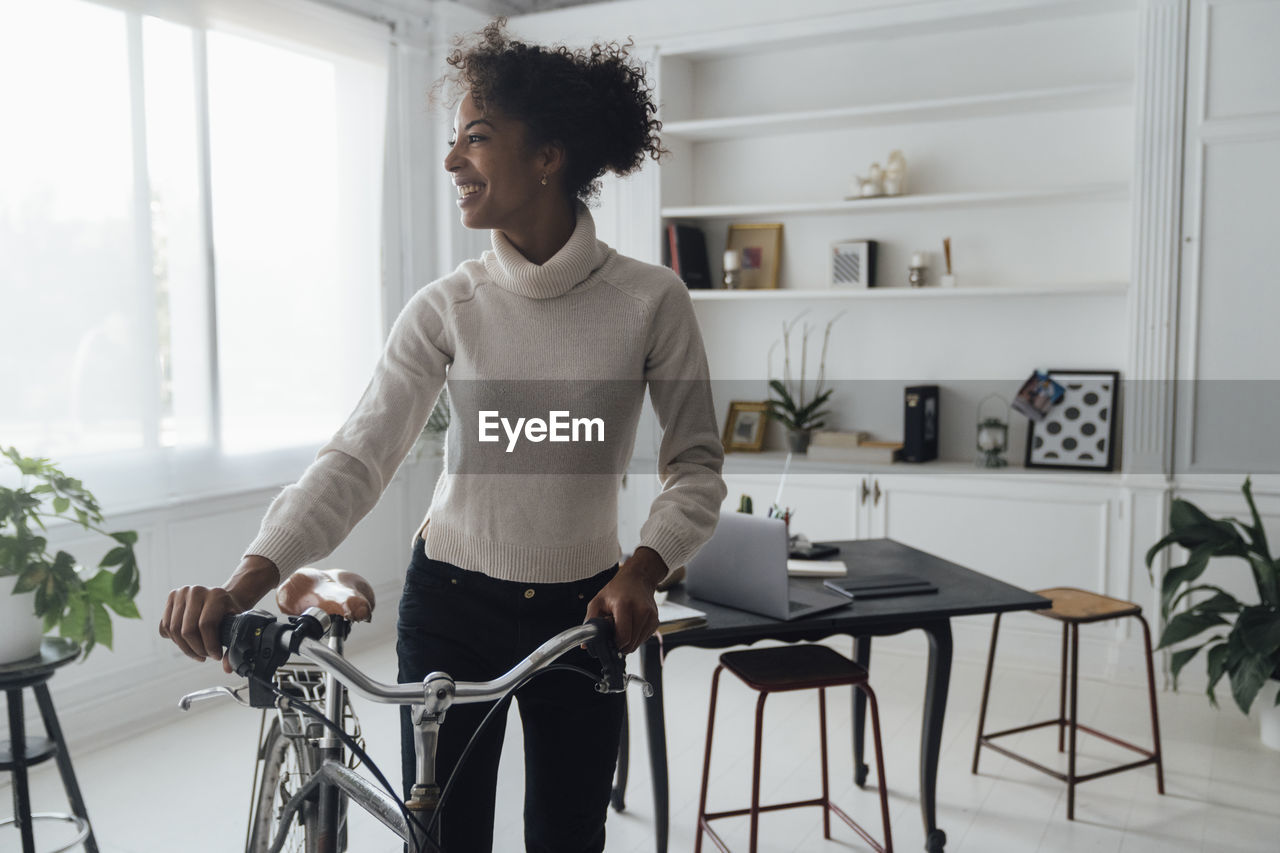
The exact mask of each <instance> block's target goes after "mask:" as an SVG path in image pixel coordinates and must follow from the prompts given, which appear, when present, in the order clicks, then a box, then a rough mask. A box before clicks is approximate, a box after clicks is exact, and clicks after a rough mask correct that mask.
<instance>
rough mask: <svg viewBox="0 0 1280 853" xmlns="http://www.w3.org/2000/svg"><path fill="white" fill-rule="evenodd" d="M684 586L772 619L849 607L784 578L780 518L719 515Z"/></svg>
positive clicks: (784, 547) (783, 530)
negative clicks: (714, 527)
mask: <svg viewBox="0 0 1280 853" xmlns="http://www.w3.org/2000/svg"><path fill="white" fill-rule="evenodd" d="M688 569H689V576H688V579H687V580H686V581H685V585H686V586H687V587H688V589H689V594H690V595H692V596H694V597H695V598H701V599H703V600H704V601H711V602H715V603H716V604H723V605H725V606H726V607H735V608H737V609H738V610H746V611H748V612H750V613H759V614H761V615H762V616H771V617H773V618H774V619H782V620H790V619H799V618H801V617H804V616H809V615H811V614H814V613H821V612H822V611H824V610H833V609H835V608H837V607H843V606H844V605H846V604H848V603H849V599H848V598H846V597H845V596H842V595H838V594H836V593H834V592H829V591H827V590H824V589H820V588H814V587H810V586H802V585H799V584H795V583H792V582H791V580H790V579H789V578H788V577H787V526H786V524H785V523H784V522H783V521H782V519H780V518H762V517H760V516H755V515H746V514H745V513H740V512H724V513H721V514H720V523H719V524H718V525H717V526H716V532H715V533H714V534H713V535H712V537H711V539H710V540H709V541H708V542H707V544H706V545H703V546H702V550H701V551H699V552H698V554H697V556H695V557H694V558H693V559H692V560H691V561H689V567H688Z"/></svg>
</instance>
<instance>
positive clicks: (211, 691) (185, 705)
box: [178, 684, 253, 711]
mask: <svg viewBox="0 0 1280 853" xmlns="http://www.w3.org/2000/svg"><path fill="white" fill-rule="evenodd" d="M248 688H249V685H248V684H242V685H240V686H239V687H236V688H234V689H232V688H230V687H206V688H205V689H203V690H197V691H196V692H194V693H188V694H187V695H186V696H183V697H182V698H181V699H179V700H178V707H179V708H181V709H182V710H184V711H190V710H191V706H192V705H194V704H195V703H196V702H203V701H204V700H205V699H217V698H218V697H220V696H230V697H231V698H232V699H234V700H236V701H237V702H239V703H240V704H241V705H243V706H245V707H246V708H251V707H253V706H252V705H250V704H249V700H248V699H245V698H244V697H242V696H241V695H240V691H241V690H247V689H248Z"/></svg>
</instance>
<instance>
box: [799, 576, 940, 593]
mask: <svg viewBox="0 0 1280 853" xmlns="http://www.w3.org/2000/svg"><path fill="white" fill-rule="evenodd" d="M822 583H823V586H825V587H827V588H828V589H831V590H834V591H835V592H838V593H840V594H841V595H847V596H849V597H850V598H853V599H859V598H888V597H890V596H898V595H920V594H922V593H929V592H937V591H938V588H937V587H936V586H934V585H933V584H931V583H929V581H927V580H924V579H923V578H919V577H916V576H915V575H910V574H907V573H905V572H876V573H872V574H855V575H851V576H849V577H843V578H829V579H828V580H825V581H823V582H822Z"/></svg>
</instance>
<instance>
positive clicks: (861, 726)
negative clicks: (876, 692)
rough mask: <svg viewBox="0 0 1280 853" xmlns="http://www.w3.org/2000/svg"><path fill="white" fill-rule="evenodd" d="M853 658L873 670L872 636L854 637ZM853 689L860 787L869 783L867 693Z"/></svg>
mask: <svg viewBox="0 0 1280 853" xmlns="http://www.w3.org/2000/svg"><path fill="white" fill-rule="evenodd" d="M853 659H854V661H855V662H856V663H857V664H858V665H859V666H861V667H862V668H863V669H865V670H867V671H868V672H870V671H871V638H870V637H854V638H853ZM849 689H850V690H852V691H853V781H854V784H856V785H857V786H858V787H859V788H865V787H866V785H867V770H868V768H867V765H866V763H865V762H864V761H863V760H862V758H863V755H864V753H863V751H862V745H863V740H864V739H863V735H865V734H866V731H867V694H865V693H863V692H862V691H861V690H859V689H858V688H856V687H850V688H849Z"/></svg>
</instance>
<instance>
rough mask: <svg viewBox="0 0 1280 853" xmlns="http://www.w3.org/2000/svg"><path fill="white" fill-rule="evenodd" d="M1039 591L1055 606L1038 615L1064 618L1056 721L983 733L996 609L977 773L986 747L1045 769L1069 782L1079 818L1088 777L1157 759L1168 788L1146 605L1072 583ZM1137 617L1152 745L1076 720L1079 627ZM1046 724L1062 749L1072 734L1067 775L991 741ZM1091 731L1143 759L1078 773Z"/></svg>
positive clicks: (1160, 787)
mask: <svg viewBox="0 0 1280 853" xmlns="http://www.w3.org/2000/svg"><path fill="white" fill-rule="evenodd" d="M1037 594H1038V595H1043V596H1044V597H1045V598H1047V599H1049V600H1050V601H1052V602H1053V607H1052V608H1051V609H1049V610H1036V611H1033V612H1034V613H1035V614H1036V615H1038V616H1044V617H1046V618H1048V619H1056V620H1058V621H1059V622H1061V623H1062V672H1061V675H1060V677H1059V685H1058V716H1057V717H1056V718H1055V719H1052V720H1045V721H1043V722H1040V723H1031V724H1030V725H1025V726H1018V727H1017V728H1013V729H1006V730H1004V731H1002V732H992V733H990V734H987V733H984V732H983V730H982V729H983V726H984V725H985V724H986V720H987V696H988V695H989V694H990V692H991V669H992V665H993V664H994V663H995V658H996V637H997V635H998V634H999V633H1000V614H999V613H997V614H996V620H995V625H994V626H993V627H992V629H991V649H990V651H989V652H988V653H987V674H986V677H985V678H984V679H983V682H982V706H981V709H980V710H979V711H978V739H977V742H976V743H975V744H974V747H973V772H974V773H977V772H978V755H979V754H980V753H981V752H982V747H984V746H985V747H987V748H988V749H993V750H995V751H996V752H998V753H1000V754H1001V755H1005V756H1008V757H1009V758H1012V759H1014V760H1015V761H1020V762H1022V763H1023V764H1025V765H1027V766H1028V767H1032V768H1034V769H1036V770H1039V771H1040V772H1041V773H1047V774H1048V775H1050V776H1052V777H1054V778H1055V779H1058V780H1060V781H1062V782H1066V783H1067V820H1075V817H1076V785H1078V784H1080V783H1081V782H1088V781H1091V780H1093V779H1098V778H1100V777H1102V776H1110V775H1111V774H1112V773H1120V772H1121V771H1124V770H1134V769H1136V768H1138V767H1146V766H1147V765H1148V764H1154V765H1155V768H1156V790H1157V791H1159V792H1160V793H1161V794H1163V793H1164V763H1163V760H1162V755H1161V752H1160V719H1159V717H1158V715H1157V712H1156V676H1155V668H1154V666H1153V665H1152V662H1151V629H1150V628H1149V627H1148V626H1147V620H1146V619H1144V618H1143V617H1142V608H1141V607H1140V606H1138V605H1137V604H1134V603H1133V602H1131V601H1122V600H1121V599H1118V598H1111V597H1109V596H1105V595H1099V594H1098V593H1096V592H1088V591H1087V590H1083V589H1074V588H1072V587H1054V588H1053V589H1042V590H1039V591H1038V593H1037ZM1130 616H1131V617H1133V618H1134V619H1137V620H1138V622H1140V623H1141V624H1142V637H1143V642H1144V644H1145V647H1144V650H1145V651H1146V658H1147V696H1148V698H1149V699H1150V701H1151V739H1152V742H1153V749H1143V748H1142V747H1140V746H1137V745H1135V744H1132V743H1129V742H1127V741H1123V740H1120V739H1119V738H1116V737H1112V736H1111V735H1108V734H1104V733H1103V732H1100V731H1098V730H1097V729H1092V728H1090V727H1088V726H1086V725H1083V724H1081V723H1079V722H1078V721H1077V716H1076V708H1077V703H1076V693H1077V690H1076V686H1077V682H1078V680H1079V679H1078V675H1079V659H1078V656H1079V651H1080V626H1081V625H1083V624H1087V623H1089V622H1103V621H1106V620H1109V619H1124V618H1127V617H1130ZM1068 635H1070V641H1071V644H1070V645H1071V647H1070V654H1068V649H1067V639H1068ZM1068 667H1070V672H1071V675H1070V694H1069V695H1070V700H1069V702H1070V707H1069V708H1068V677H1067V670H1068ZM1045 726H1057V727H1058V752H1062V751H1063V734H1064V732H1065V733H1067V740H1068V749H1067V772H1066V773H1065V774H1063V773H1059V772H1058V771H1056V770H1054V769H1052V768H1049V767H1046V766H1044V765H1043V764H1039V763H1037V762H1035V761H1032V760H1030V759H1029V758H1026V757H1024V756H1021V755H1018V754H1017V753H1015V752H1013V751H1012V750H1009V749H1005V748H1004V747H1002V746H999V745H998V744H994V743H992V742H991V741H992V740H993V739H994V738H998V737H1004V736H1005V735H1012V734H1017V733H1018V732H1025V731H1029V730H1031V729H1038V728H1043V727H1045ZM1077 729H1078V730H1080V731H1083V732H1088V733H1089V734H1091V735H1093V736H1094V737H1098V738H1102V739H1103V740H1105V741H1108V742H1110V743H1114V744H1116V745H1117V746H1122V747H1124V748H1125V749H1129V750H1132V751H1133V752H1136V753H1138V754H1139V755H1142V756H1145V757H1144V758H1142V759H1140V760H1138V761H1133V762H1130V763H1128V764H1120V765H1117V766H1115V767H1108V768H1106V769H1104V770H1099V771H1097V772H1094V773H1086V774H1083V775H1078V774H1077V773H1076V730H1077Z"/></svg>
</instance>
